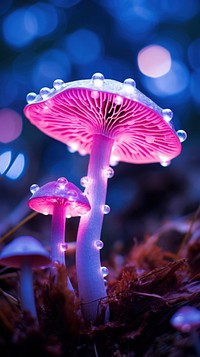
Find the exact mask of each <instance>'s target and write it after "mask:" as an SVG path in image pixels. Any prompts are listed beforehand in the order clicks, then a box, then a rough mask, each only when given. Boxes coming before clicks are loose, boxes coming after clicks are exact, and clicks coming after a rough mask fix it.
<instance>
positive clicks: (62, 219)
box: [50, 204, 74, 291]
mask: <svg viewBox="0 0 200 357" xmlns="http://www.w3.org/2000/svg"><path fill="white" fill-rule="evenodd" d="M65 224H66V208H65V207H64V206H63V205H59V204H57V205H55V206H54V210H53V215H52V236H51V254H50V255H51V260H52V262H53V264H54V263H59V264H64V265H65ZM52 271H53V273H54V272H55V266H54V265H53V268H52ZM67 286H68V288H69V290H71V291H74V289H73V287H72V284H71V282H70V280H69V278H68V277H67Z"/></svg>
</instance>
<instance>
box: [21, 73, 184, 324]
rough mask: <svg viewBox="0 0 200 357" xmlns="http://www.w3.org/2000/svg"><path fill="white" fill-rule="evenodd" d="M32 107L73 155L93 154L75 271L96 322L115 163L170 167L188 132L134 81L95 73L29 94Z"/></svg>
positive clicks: (33, 116)
mask: <svg viewBox="0 0 200 357" xmlns="http://www.w3.org/2000/svg"><path fill="white" fill-rule="evenodd" d="M27 102H28V105H27V106H26V107H25V109H24V113H25V115H26V117H27V118H28V119H29V120H30V122H31V123H32V124H34V125H35V126H37V127H38V128H39V129H40V130H41V131H43V132H44V133H45V134H47V135H49V136H51V137H52V138H54V139H57V140H59V141H61V142H63V143H65V144H67V145H68V146H69V147H70V148H71V150H77V151H78V152H79V153H80V154H82V155H84V154H90V159H89V167H88V173H87V177H85V178H83V179H82V184H83V185H84V186H85V187H86V191H87V194H88V198H89V201H90V204H91V211H90V212H89V213H87V214H86V215H85V216H83V217H82V218H81V220H80V224H79V230H78V237H77V255H76V266H77V278H78V285H79V295H80V298H81V300H82V302H83V311H84V313H85V317H86V319H87V320H92V321H95V320H96V318H97V314H98V312H101V311H102V310H101V308H100V306H99V301H100V299H101V298H103V297H106V288H105V285H104V276H105V275H106V274H107V271H106V269H105V268H103V269H101V264H100V254H99V249H100V248H101V247H102V243H99V242H100V234H101V228H102V222H103V215H104V214H105V213H109V207H108V206H107V205H105V199H106V190H107V179H108V178H109V177H112V175H113V169H112V168H111V167H109V165H110V162H112V161H124V162H129V163H136V164H142V163H154V162H160V163H162V165H163V166H167V165H168V164H169V162H170V160H171V159H173V158H174V157H176V156H177V155H179V154H180V152H181V143H180V141H184V140H185V139H186V133H185V132H184V131H183V130H180V131H178V132H177V133H176V132H175V131H174V129H173V126H172V124H171V123H170V121H171V119H172V112H171V110H169V109H164V110H163V109H161V108H160V107H158V106H157V105H156V104H155V103H154V102H153V101H151V100H150V99H149V98H147V97H146V96H145V95H143V94H142V93H141V92H140V91H138V90H137V89H136V88H135V81H134V80H133V79H130V78H129V79H126V80H125V81H124V83H120V82H117V81H114V80H110V79H104V76H103V75H102V74H100V73H96V74H94V75H93V77H92V79H91V80H80V81H75V82H70V83H64V82H63V81H62V80H56V81H55V82H54V88H53V89H49V88H46V87H45V88H42V89H41V91H40V94H38V95H36V94H35V93H29V94H28V95H27ZM107 312H108V309H107ZM107 316H108V314H107ZM107 318H108V317H107Z"/></svg>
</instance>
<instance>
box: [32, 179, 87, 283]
mask: <svg viewBox="0 0 200 357" xmlns="http://www.w3.org/2000/svg"><path fill="white" fill-rule="evenodd" d="M30 190H31V193H32V196H31V198H30V199H29V201H28V205H29V207H30V208H32V209H33V210H34V211H36V212H39V213H43V214H45V215H48V214H50V215H52V238H51V252H50V256H51V259H52V261H53V262H54V263H55V262H57V263H60V264H65V250H66V249H67V244H66V243H65V223H66V218H70V217H77V216H82V215H83V214H86V213H87V212H88V211H89V210H90V204H89V201H88V199H87V197H86V196H85V195H84V194H83V193H82V192H81V190H80V189H79V188H78V187H77V186H75V185H74V184H73V183H71V182H69V181H68V180H67V179H66V178H65V177H60V178H59V179H58V180H57V181H52V182H48V183H47V184H45V185H43V186H41V187H39V186H38V185H37V184H33V185H32V186H31V188H30ZM68 286H69V288H70V289H71V288H72V287H71V283H70V281H69V280H68Z"/></svg>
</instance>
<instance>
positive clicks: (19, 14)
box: [3, 2, 58, 48]
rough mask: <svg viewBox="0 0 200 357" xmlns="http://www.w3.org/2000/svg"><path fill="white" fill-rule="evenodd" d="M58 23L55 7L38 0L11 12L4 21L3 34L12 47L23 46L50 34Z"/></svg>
mask: <svg viewBox="0 0 200 357" xmlns="http://www.w3.org/2000/svg"><path fill="white" fill-rule="evenodd" d="M57 25H58V16H57V12H56V9H55V7H54V6H52V5H49V4H46V3H43V2H38V3H36V4H34V5H32V6H29V7H27V6H26V7H22V8H19V9H17V10H14V11H13V12H11V13H9V14H8V15H7V16H6V17H5V19H4V21H3V35H4V38H5V40H6V42H7V43H8V44H9V45H10V46H11V47H15V48H22V47H24V46H27V45H28V44H30V43H31V42H32V41H33V40H34V39H35V38H37V37H41V36H46V35H48V34H50V33H51V32H53V31H54V30H55V29H56V27H57Z"/></svg>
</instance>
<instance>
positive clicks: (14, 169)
mask: <svg viewBox="0 0 200 357" xmlns="http://www.w3.org/2000/svg"><path fill="white" fill-rule="evenodd" d="M24 168H25V157H24V154H22V153H20V154H18V155H17V157H16V159H15V160H14V162H13V163H12V165H11V167H10V168H9V170H8V171H7V172H6V177H8V178H9V179H11V180H17V179H18V178H19V177H20V176H21V175H22V173H23V171H24Z"/></svg>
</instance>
